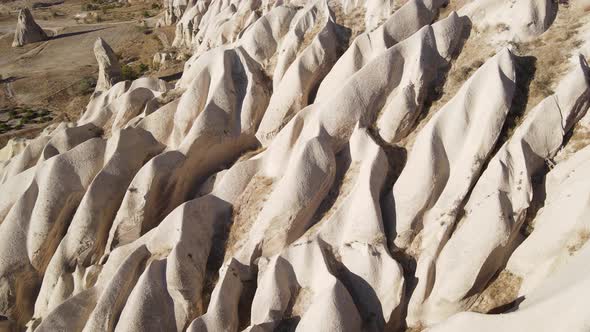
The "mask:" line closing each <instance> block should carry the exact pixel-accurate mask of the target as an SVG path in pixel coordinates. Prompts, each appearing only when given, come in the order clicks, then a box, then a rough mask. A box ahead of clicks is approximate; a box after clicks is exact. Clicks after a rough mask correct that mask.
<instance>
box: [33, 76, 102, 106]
mask: <svg viewBox="0 0 590 332" xmlns="http://www.w3.org/2000/svg"><path fill="white" fill-rule="evenodd" d="M95 87H96V78H94V77H90V76H87V77H84V78H83V79H82V80H80V84H79V85H78V88H77V93H78V94H83V95H86V94H90V93H92V92H93V91H94V88H95ZM45 112H47V111H45ZM47 113H49V112H47ZM43 115H45V114H43Z"/></svg>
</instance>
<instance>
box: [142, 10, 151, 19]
mask: <svg viewBox="0 0 590 332" xmlns="http://www.w3.org/2000/svg"><path fill="white" fill-rule="evenodd" d="M142 15H143V17H146V18H147V17H152V16H153V15H152V14H151V13H150V12H148V11H147V10H144V11H143V14H142Z"/></svg>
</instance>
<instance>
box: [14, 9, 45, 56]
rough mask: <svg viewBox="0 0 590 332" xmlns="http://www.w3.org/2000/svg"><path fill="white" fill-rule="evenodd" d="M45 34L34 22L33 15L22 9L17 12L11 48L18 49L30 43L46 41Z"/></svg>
mask: <svg viewBox="0 0 590 332" xmlns="http://www.w3.org/2000/svg"><path fill="white" fill-rule="evenodd" d="M47 38H48V37H47V34H46V33H45V31H43V29H41V27H40V26H39V25H38V24H37V23H36V22H35V19H34V18H33V15H32V14H31V12H30V11H29V9H28V8H23V9H21V10H20V11H19V12H18V21H17V22H16V30H15V32H14V41H13V42H12V47H20V46H24V45H26V44H30V43H36V42H39V41H43V40H47Z"/></svg>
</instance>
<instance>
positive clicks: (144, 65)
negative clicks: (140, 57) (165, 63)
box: [139, 62, 150, 75]
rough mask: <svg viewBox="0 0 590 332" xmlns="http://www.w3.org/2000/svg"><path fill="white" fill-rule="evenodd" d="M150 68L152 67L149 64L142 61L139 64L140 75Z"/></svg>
mask: <svg viewBox="0 0 590 332" xmlns="http://www.w3.org/2000/svg"><path fill="white" fill-rule="evenodd" d="M149 69H150V67H149V66H148V65H146V64H145V63H143V62H142V63H140V64H139V73H140V75H141V74H143V73H145V72H146V71H148V70H149Z"/></svg>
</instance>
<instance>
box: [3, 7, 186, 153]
mask: <svg viewBox="0 0 590 332" xmlns="http://www.w3.org/2000/svg"><path fill="white" fill-rule="evenodd" d="M60 2H61V3H60ZM60 2H58V1H54V2H48V3H47V4H53V3H55V4H53V5H50V6H47V7H39V8H34V9H33V10H32V14H33V16H34V17H35V19H36V21H37V23H38V24H39V25H40V26H41V27H43V28H44V29H45V30H46V31H47V32H48V34H49V35H50V36H51V38H50V39H49V40H47V41H44V42H38V43H33V44H29V45H25V46H23V47H18V48H13V47H10V45H11V43H12V38H13V33H14V29H15V26H16V20H17V19H16V14H17V12H18V8H21V7H29V8H32V7H33V6H34V4H35V3H41V4H44V3H43V2H41V1H36V2H35V1H16V2H6V3H3V4H1V5H0V75H1V81H0V82H1V83H0V112H1V114H0V121H3V122H1V124H0V125H1V126H2V127H0V146H4V144H5V143H6V141H7V139H9V138H10V137H13V136H17V137H18V136H23V135H25V136H28V137H31V136H34V135H37V134H38V133H39V132H40V130H41V129H42V128H44V127H45V126H46V125H48V124H50V123H55V122H59V121H62V120H66V121H68V120H70V121H71V120H75V119H77V118H78V117H79V116H80V115H81V113H82V112H83V110H84V108H85V106H86V104H87V103H88V100H89V98H90V95H91V93H92V92H93V90H94V89H93V88H94V86H93V84H94V83H96V73H97V71H98V67H97V63H96V59H95V58H94V54H93V51H92V45H93V44H94V41H95V40H96V38H98V37H102V38H104V39H105V40H107V41H108V42H109V43H110V44H111V46H112V47H113V48H114V49H115V50H116V52H118V55H119V57H120V58H121V60H122V62H123V63H124V64H126V65H128V66H129V68H128V69H129V70H128V71H127V74H128V76H129V77H127V78H131V79H132V78H136V77H138V76H140V75H152V76H156V77H164V76H166V75H169V74H171V73H175V72H178V71H180V70H181V69H182V65H181V64H179V65H178V66H177V67H176V68H175V71H174V70H173V71H174V72H171V71H170V68H168V71H164V72H158V70H154V69H156V68H152V67H153V66H152V58H153V56H154V54H155V53H156V52H157V51H158V50H163V49H165V48H167V47H170V45H169V44H170V42H171V40H169V39H170V38H173V37H174V30H173V29H170V28H169V27H165V28H161V29H157V31H154V30H156V29H154V25H155V22H156V20H157V19H158V15H160V13H161V9H160V8H161V5H162V4H161V3H158V2H140V3H135V4H132V5H129V4H126V5H123V4H120V3H117V2H115V3H113V2H110V3H109V2H104V3H100V2H91V1H76V0H74V1H66V2H64V1H60ZM77 15H78V16H80V15H89V17H87V18H82V19H78V18H76V16H77ZM143 22H145V23H143ZM166 43H168V44H166ZM31 113H32V114H33V115H32V116H31V115H30V114H31Z"/></svg>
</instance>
